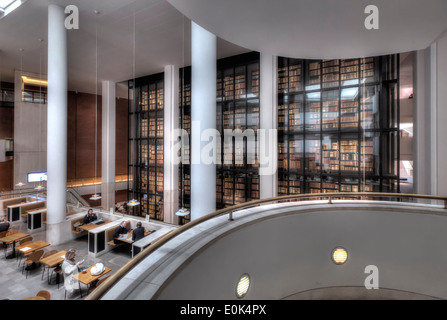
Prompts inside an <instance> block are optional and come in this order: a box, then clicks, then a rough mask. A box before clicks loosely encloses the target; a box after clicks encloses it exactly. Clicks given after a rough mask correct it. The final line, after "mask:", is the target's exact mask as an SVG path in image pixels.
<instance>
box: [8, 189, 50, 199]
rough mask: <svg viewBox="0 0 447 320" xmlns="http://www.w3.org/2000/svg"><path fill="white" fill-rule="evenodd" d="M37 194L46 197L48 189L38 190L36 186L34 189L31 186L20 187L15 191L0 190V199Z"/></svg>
mask: <svg viewBox="0 0 447 320" xmlns="http://www.w3.org/2000/svg"><path fill="white" fill-rule="evenodd" d="M36 194H38V195H39V196H43V197H46V191H38V190H35V189H34V188H32V189H31V188H29V189H18V190H13V191H2V192H0V200H5V199H13V198H20V197H27V196H35V195H36Z"/></svg>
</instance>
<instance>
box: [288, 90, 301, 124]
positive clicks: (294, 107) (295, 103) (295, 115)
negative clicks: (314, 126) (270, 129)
mask: <svg viewBox="0 0 447 320" xmlns="http://www.w3.org/2000/svg"><path fill="white" fill-rule="evenodd" d="M303 105H304V96H303V95H302V94H297V95H293V96H291V97H290V104H289V116H288V122H289V130H290V131H303V129H304V121H303V120H304V117H303V116H304V115H303Z"/></svg>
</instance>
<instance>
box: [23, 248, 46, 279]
mask: <svg viewBox="0 0 447 320" xmlns="http://www.w3.org/2000/svg"><path fill="white" fill-rule="evenodd" d="M43 253H44V251H43V250H38V251H34V252H33V253H31V254H30V256H29V257H28V259H27V260H25V262H24V263H23V268H22V274H23V270H24V269H26V278H27V279H28V272H29V268H27V267H31V266H32V265H33V264H34V263H37V262H39V260H40V258H41V257H42V256H43Z"/></svg>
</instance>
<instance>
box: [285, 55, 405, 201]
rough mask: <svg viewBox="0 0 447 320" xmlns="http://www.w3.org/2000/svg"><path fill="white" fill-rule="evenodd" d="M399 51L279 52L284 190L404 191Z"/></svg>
mask: <svg viewBox="0 0 447 320" xmlns="http://www.w3.org/2000/svg"><path fill="white" fill-rule="evenodd" d="M398 61H399V59H398V55H389V56H383V57H369V58H361V59H336V60H300V59H291V58H284V57H279V58H278V74H277V80H278V81H277V83H278V194H279V195H287V194H298V193H316V192H338V191H345V192H359V191H375V192H382V191H387V192H399V190H400V187H399V168H398V166H397V165H396V164H397V163H399V141H398V140H399V139H398V137H397V135H398V132H397V131H398V127H399V124H398V114H399V93H398V91H399V90H398V88H399V76H398V75H399V70H398V68H399V63H398Z"/></svg>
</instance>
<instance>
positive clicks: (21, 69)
mask: <svg viewBox="0 0 447 320" xmlns="http://www.w3.org/2000/svg"><path fill="white" fill-rule="evenodd" d="M19 51H20V79H22V76H23V51H25V50H24V49H22V48H20V49H19ZM20 81H22V80H20ZM20 87H22V86H20ZM20 90H21V91H22V89H20ZM20 94H21V95H22V94H23V93H22V92H20ZM21 100H22V101H23V99H21ZM20 119H22V108H20ZM19 166H20V163H19ZM19 172H20V170H19ZM16 186H17V187H19V188H20V187H23V186H25V183H23V182H22V181H19V182H18V183H17V184H16Z"/></svg>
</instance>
